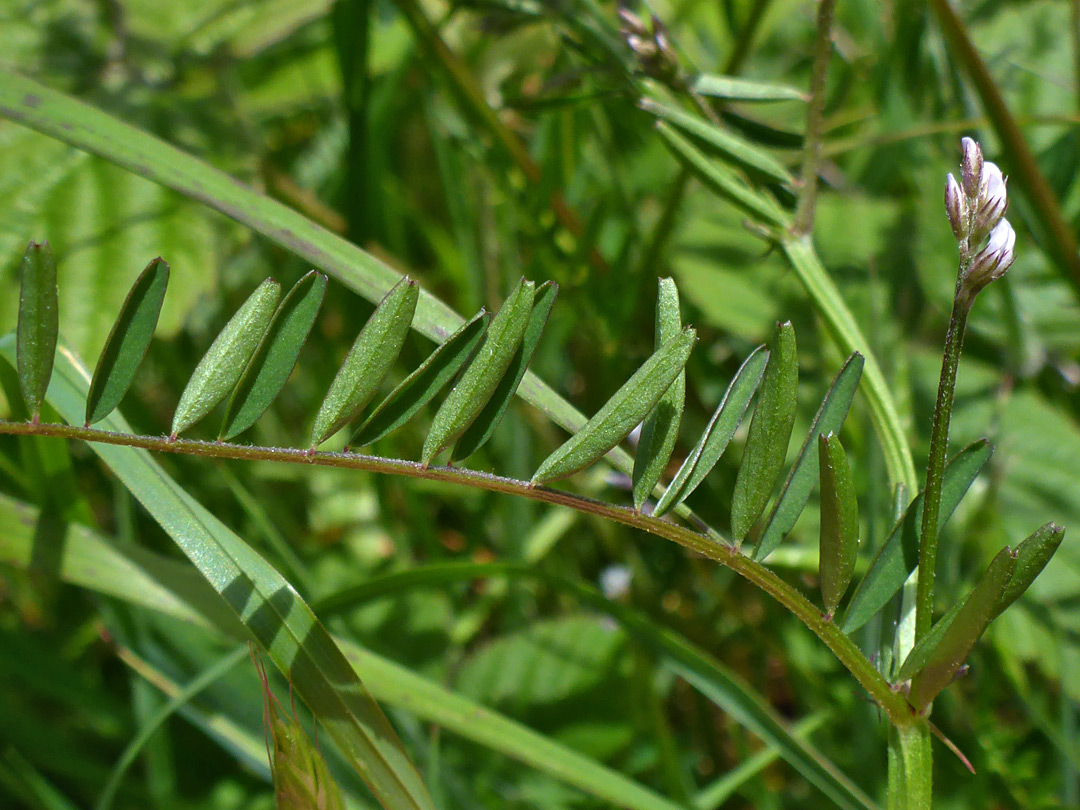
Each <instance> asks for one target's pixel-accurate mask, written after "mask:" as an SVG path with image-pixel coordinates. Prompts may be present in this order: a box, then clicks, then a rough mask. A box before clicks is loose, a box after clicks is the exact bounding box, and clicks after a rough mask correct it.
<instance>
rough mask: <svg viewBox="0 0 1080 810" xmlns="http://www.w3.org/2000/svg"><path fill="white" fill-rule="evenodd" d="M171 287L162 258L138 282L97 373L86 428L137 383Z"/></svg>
mask: <svg viewBox="0 0 1080 810" xmlns="http://www.w3.org/2000/svg"><path fill="white" fill-rule="evenodd" d="M168 285H169V265H168V264H167V263H166V262H165V261H164V260H163V259H161V258H157V259H154V260H153V261H152V262H150V264H148V265H147V266H146V269H145V270H143V271H142V273H141V274H140V275H139V277H138V278H137V279H136V280H135V284H134V285H133V286H132V288H131V292H129V293H128V296H127V299H126V300H125V301H124V305H123V306H122V307H121V308H120V314H119V315H118V316H117V317H116V323H114V324H113V328H112V331H111V332H109V338H108V340H106V341H105V348H104V349H102V350H101V357H99V358H98V363H97V368H95V369H94V379H93V382H91V383H90V393H89V395H88V396H87V398H86V424H88V425H92V424H94V423H95V422H100V421H101V420H102V419H104V418H105V417H106V416H108V415H109V414H110V413H112V411H113V409H114V408H115V407H116V406H117V405H119V404H120V400H122V399H123V398H124V394H126V393H127V391H128V389H129V388H130V387H131V384H132V383H133V382H134V381H135V374H136V372H137V371H138V370H139V366H140V365H142V361H143V358H144V357H146V352H147V351H149V349H150V341H151V340H152V339H153V337H154V329H156V328H157V322H158V316H159V315H161V305H162V304H163V303H164V302H165V288H166V287H168Z"/></svg>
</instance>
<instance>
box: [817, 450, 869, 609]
mask: <svg viewBox="0 0 1080 810" xmlns="http://www.w3.org/2000/svg"><path fill="white" fill-rule="evenodd" d="M817 444H818V457H819V458H818V467H819V469H820V471H821V473H820V474H821V538H820V546H819V548H820V550H819V556H818V560H819V562H818V575H819V577H820V579H821V598H822V601H823V602H824V603H825V613H826V615H828V616H832V615H833V614H834V613H835V612H836V608H837V606H838V605H839V604H840V600H841V599H843V598H844V593H845V592H846V591H847V588H848V585H850V584H851V577H852V575H853V574H854V573H855V557H856V556H857V555H858V553H859V503H858V501H857V500H856V499H855V482H854V481H853V480H852V478H851V468H850V467H849V466H848V460H847V454H846V453H845V452H844V447H843V445H841V444H840V439H838V438H837V437H836V436H834V435H833V434H832V433H829V434H828V435H820V436H818V443H817Z"/></svg>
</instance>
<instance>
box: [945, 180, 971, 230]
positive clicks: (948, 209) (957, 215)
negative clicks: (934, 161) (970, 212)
mask: <svg viewBox="0 0 1080 810" xmlns="http://www.w3.org/2000/svg"><path fill="white" fill-rule="evenodd" d="M945 213H947V214H948V215H949V224H950V225H951V226H952V232H953V234H954V235H955V236H956V238H957V239H963V238H964V236H965V234H966V233H967V198H966V197H965V196H964V191H963V189H961V188H960V184H959V183H957V182H956V178H955V177H953V176H952V172H949V179H948V180H946V181H945Z"/></svg>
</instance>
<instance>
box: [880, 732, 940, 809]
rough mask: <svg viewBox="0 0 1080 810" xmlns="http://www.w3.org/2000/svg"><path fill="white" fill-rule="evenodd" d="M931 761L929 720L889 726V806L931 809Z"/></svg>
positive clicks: (889, 807) (932, 770)
mask: <svg viewBox="0 0 1080 810" xmlns="http://www.w3.org/2000/svg"><path fill="white" fill-rule="evenodd" d="M933 764H934V761H933V751H932V749H931V747H930V722H929V721H928V720H921V721H919V722H917V723H912V724H910V725H908V726H907V727H899V726H898V727H894V728H892V729H889V789H888V804H887V807H888V810H930V808H931V802H932V797H933V781H934V768H933Z"/></svg>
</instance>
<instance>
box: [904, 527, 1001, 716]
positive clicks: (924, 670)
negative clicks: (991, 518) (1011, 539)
mask: <svg viewBox="0 0 1080 810" xmlns="http://www.w3.org/2000/svg"><path fill="white" fill-rule="evenodd" d="M1015 568H1016V557H1015V554H1014V552H1013V551H1012V550H1011V549H1009V548H1003V549H1002V550H1001V551H1000V552H999V553H998V555H997V556H996V557H994V559H993V561H992V562H991V563H990V567H989V568H987V569H986V572H985V573H984V574H983V575H982V577H981V578H980V579H979V581H978V583H977V584H976V585H975V588H974V590H972V592H971V593H970V594H968V597H967V598H966V599H965V600H964V602H963V606H962V607H961V608H960V609H959V610H958V611H957V612H956V616H955V617H954V618H953V620H952V622H951V623H950V624H949V627H948V629H947V630H946V631H945V632H944V633H943V634H942V636H941V641H940V642H939V643H938V644H937V645H936V646H935V647H934V649H933V650H932V651H931V652H929V654H928V656H927V661H926V664H925V665H924V666H923V667H920V668H919V671H918V672H917V673H916V674H915V675H914V676H913V677H912V679H911V693H910V695H909V697H910V699H911V703H912V705H913V706H914V707H915V708H916V709H917V710H919V711H922V710H923V709H924V708H926V707H927V706H929V705H930V704H931V703H932V702H933V700H934V698H935V697H937V695H938V693H939V692H941V690H942V689H944V688H945V687H946V686H948V685H949V684H950V683H951V682H952V680H953V677H954V676H955V675H956V673H957V671H958V670H959V669H960V666H961V665H962V664H963V663H964V661H966V660H967V657H968V656H969V655H970V654H971V650H972V648H974V646H975V642H977V641H978V640H979V638H981V637H982V634H983V633H984V632H985V631H986V628H987V627H988V626H989V624H990V622H991V620H992V619H993V617H994V615H995V614H994V610H995V608H996V607H997V605H998V603H999V602H1000V600H1001V595H1002V593H1003V592H1004V591H1005V587H1006V586H1007V585H1008V584H1009V580H1010V579H1011V578H1012V575H1013V571H1014V570H1015ZM914 652H915V650H912V654H914Z"/></svg>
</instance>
